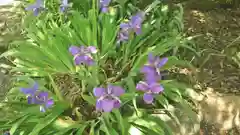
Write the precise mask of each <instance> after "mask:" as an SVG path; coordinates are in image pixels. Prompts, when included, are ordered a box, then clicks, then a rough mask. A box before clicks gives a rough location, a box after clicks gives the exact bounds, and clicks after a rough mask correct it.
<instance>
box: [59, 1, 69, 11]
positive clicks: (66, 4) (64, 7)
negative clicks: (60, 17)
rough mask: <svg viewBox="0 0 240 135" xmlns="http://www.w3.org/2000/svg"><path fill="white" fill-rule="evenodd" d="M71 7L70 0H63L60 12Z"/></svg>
mask: <svg viewBox="0 0 240 135" xmlns="http://www.w3.org/2000/svg"><path fill="white" fill-rule="evenodd" d="M68 7H69V4H68V0H62V3H61V5H60V12H65V11H66V10H67V9H68Z"/></svg>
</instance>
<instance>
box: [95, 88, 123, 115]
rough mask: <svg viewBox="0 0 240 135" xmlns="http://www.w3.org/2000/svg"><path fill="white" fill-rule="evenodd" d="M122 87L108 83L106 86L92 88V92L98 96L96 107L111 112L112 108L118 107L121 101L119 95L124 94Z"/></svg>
mask: <svg viewBox="0 0 240 135" xmlns="http://www.w3.org/2000/svg"><path fill="white" fill-rule="evenodd" d="M124 92H125V91H124V89H123V88H122V87H120V86H113V85H110V84H109V85H108V87H107V88H103V87H97V88H94V90H93V94H94V95H95V96H96V97H97V98H98V99H97V102H96V109H97V110H99V111H104V112H111V111H112V109H114V108H119V107H120V104H121V101H120V99H119V96H121V95H122V94H124Z"/></svg>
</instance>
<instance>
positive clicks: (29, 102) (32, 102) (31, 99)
mask: <svg viewBox="0 0 240 135" xmlns="http://www.w3.org/2000/svg"><path fill="white" fill-rule="evenodd" d="M27 102H28V104H34V99H33V97H32V96H28V97H27Z"/></svg>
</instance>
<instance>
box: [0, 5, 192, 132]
mask: <svg viewBox="0 0 240 135" xmlns="http://www.w3.org/2000/svg"><path fill="white" fill-rule="evenodd" d="M71 2H72V9H70V10H69V11H68V12H67V13H65V14H64V13H59V12H58V8H56V7H58V5H59V3H58V1H54V0H51V1H47V3H45V5H46V6H47V7H48V9H49V10H48V11H46V12H43V13H42V14H41V15H40V16H38V17H33V16H32V15H28V16H26V19H25V22H26V23H25V27H24V30H25V32H26V39H25V40H23V41H16V42H14V45H15V46H14V47H13V48H11V49H10V50H9V51H7V52H5V53H4V54H2V55H1V57H6V58H9V59H10V60H11V61H12V62H13V64H14V65H15V66H13V67H12V70H11V72H12V73H15V76H16V87H14V88H12V89H11V90H10V92H9V95H8V97H7V99H8V100H7V101H6V102H3V106H2V108H5V109H6V110H7V111H8V112H9V114H8V115H9V116H8V117H6V119H4V120H3V123H4V124H1V126H0V129H9V130H10V132H11V134H13V135H14V134H17V135H18V134H21V135H53V134H54V135H69V134H77V135H80V134H83V135H84V134H90V135H100V134H106V135H119V134H121V135H127V134H135V133H131V129H138V130H139V131H141V132H142V133H143V134H151V135H159V134H164V135H171V134H172V129H171V128H170V127H169V126H168V125H167V124H166V123H165V122H164V121H163V120H161V119H160V118H157V117H153V116H152V115H151V111H152V112H154V110H157V109H165V110H166V112H165V113H167V114H169V116H170V117H172V118H176V116H174V114H171V113H169V110H168V105H169V104H172V103H174V104H181V105H182V106H184V107H185V108H186V110H183V111H186V113H189V115H190V116H191V113H193V112H192V110H191V108H190V106H189V105H188V103H187V101H186V98H187V95H184V93H185V92H184V91H185V89H186V86H184V85H182V84H180V83H179V82H177V81H174V80H162V81H161V82H160V83H161V84H162V85H163V87H164V88H165V90H164V92H163V94H161V95H157V96H156V102H154V104H153V105H152V106H151V107H150V108H149V107H147V106H146V105H142V103H141V101H142V99H140V98H139V96H141V95H142V94H141V93H139V92H136V83H137V81H138V80H139V78H140V77H141V76H140V74H139V69H140V68H141V67H142V66H143V65H144V64H145V63H146V62H147V55H148V54H149V53H150V52H152V53H154V54H155V55H158V56H161V57H163V56H168V59H169V60H168V63H167V64H166V65H165V66H164V67H163V68H162V70H169V69H170V68H171V67H175V66H179V65H180V66H187V67H191V65H190V64H188V62H186V61H182V60H179V59H178V58H177V57H176V56H175V54H176V53H177V52H178V49H179V48H181V47H185V48H186V49H192V48H191V47H189V46H187V45H186V44H185V43H186V39H185V38H184V37H183V36H182V30H183V23H182V14H183V11H182V8H181V6H179V7H178V9H176V10H174V11H169V10H168V7H167V6H166V5H163V4H162V3H160V2H159V1H155V2H154V3H152V4H150V5H149V6H147V7H146V9H145V13H146V19H145V20H144V23H143V26H142V34H141V35H138V36H136V35H134V34H133V33H131V35H130V38H129V40H128V41H127V42H123V44H121V45H120V46H119V45H117V34H118V31H119V24H120V23H121V22H124V21H125V20H126V19H129V17H130V16H132V15H134V14H135V13H137V11H139V9H138V8H137V7H136V6H134V4H136V3H135V2H136V1H130V0H125V1H124V0H121V1H120V0H116V1H114V2H112V4H111V6H112V7H110V11H109V13H105V14H104V13H99V12H98V10H99V8H98V7H99V5H98V4H97V3H98V2H97V1H96V0H92V1H90V0H85V1H82V2H81V3H79V1H78V0H73V1H71ZM78 3H79V4H78ZM71 45H76V46H79V45H85V46H90V45H91V46H95V47H96V48H97V49H98V53H97V54H96V55H94V60H95V61H96V63H95V65H94V66H89V67H87V66H75V65H74V63H73V57H72V55H71V54H70V53H69V51H68V49H69V47H70V46H71ZM192 50H193V49H192ZM61 75H66V76H68V77H69V78H68V79H67V80H61V79H60V81H59V78H60V77H61ZM31 79H34V80H35V81H37V82H38V83H39V84H40V89H41V90H44V91H48V92H49V93H51V95H52V96H53V98H54V101H55V104H54V106H53V107H52V108H50V109H49V110H47V112H46V113H41V112H39V109H38V106H36V105H29V104H27V103H26V100H25V95H23V94H22V93H20V91H19V88H21V87H24V86H25V85H24V84H26V82H33V80H31ZM29 80H31V81H29ZM60 83H63V84H60ZM109 83H112V84H118V85H121V86H123V87H124V88H125V90H126V93H125V94H124V95H123V96H121V97H120V98H121V101H122V106H121V108H120V109H114V110H113V111H112V112H111V113H99V112H96V111H95V107H94V106H95V103H96V99H95V97H94V96H93V94H92V90H93V88H95V87H97V86H100V85H106V84H109ZM71 86H72V87H71ZM65 92H67V94H64V93H65ZM11 114H13V115H11ZM16 116H17V117H16ZM175 120H176V122H178V121H177V119H175Z"/></svg>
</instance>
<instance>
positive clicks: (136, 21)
mask: <svg viewBox="0 0 240 135" xmlns="http://www.w3.org/2000/svg"><path fill="white" fill-rule="evenodd" d="M143 20H144V12H142V11H141V12H138V13H137V14H136V15H134V16H132V17H131V18H130V21H129V22H128V23H121V24H120V30H119V32H118V43H120V42H122V41H127V40H128V38H129V34H130V33H131V32H132V31H133V32H134V33H135V34H137V35H140V34H141V33H142V23H143Z"/></svg>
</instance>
